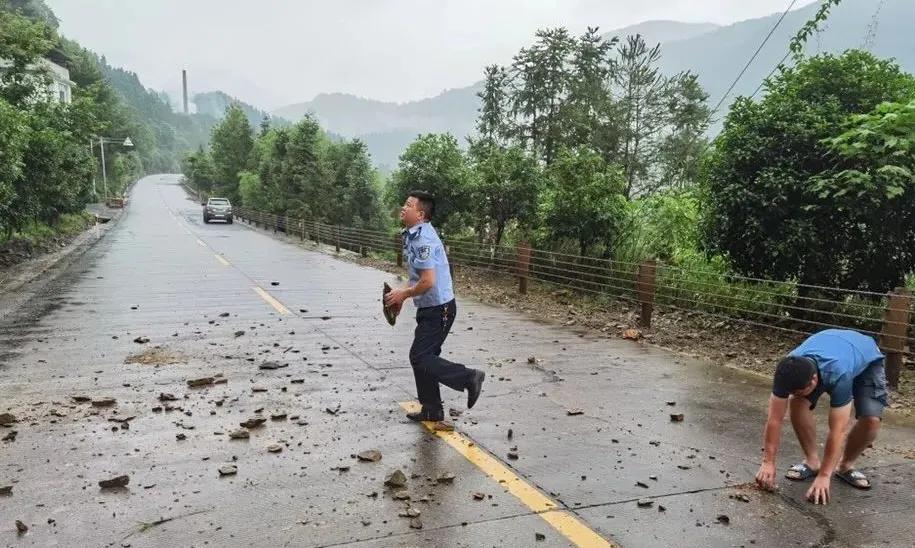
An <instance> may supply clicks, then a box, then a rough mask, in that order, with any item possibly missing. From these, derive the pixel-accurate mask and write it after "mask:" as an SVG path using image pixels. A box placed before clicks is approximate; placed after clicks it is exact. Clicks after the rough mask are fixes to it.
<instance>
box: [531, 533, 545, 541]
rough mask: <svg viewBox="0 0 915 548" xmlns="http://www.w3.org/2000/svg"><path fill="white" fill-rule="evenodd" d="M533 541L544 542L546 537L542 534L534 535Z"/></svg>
mask: <svg viewBox="0 0 915 548" xmlns="http://www.w3.org/2000/svg"><path fill="white" fill-rule="evenodd" d="M534 540H538V541H540V540H546V535H544V534H543V533H534Z"/></svg>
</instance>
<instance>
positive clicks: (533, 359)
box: [527, 356, 537, 365]
mask: <svg viewBox="0 0 915 548" xmlns="http://www.w3.org/2000/svg"><path fill="white" fill-rule="evenodd" d="M527 363H529V364H532V365H533V364H535V363H537V356H528V357H527Z"/></svg>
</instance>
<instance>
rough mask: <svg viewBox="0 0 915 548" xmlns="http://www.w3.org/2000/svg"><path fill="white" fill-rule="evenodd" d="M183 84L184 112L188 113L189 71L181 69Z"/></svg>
mask: <svg viewBox="0 0 915 548" xmlns="http://www.w3.org/2000/svg"><path fill="white" fill-rule="evenodd" d="M181 86H182V88H183V89H184V113H185V114H188V111H187V71H186V70H182V71H181Z"/></svg>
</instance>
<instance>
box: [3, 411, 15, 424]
mask: <svg viewBox="0 0 915 548" xmlns="http://www.w3.org/2000/svg"><path fill="white" fill-rule="evenodd" d="M15 422H16V416H15V415H13V414H12V413H0V426H12V425H13V424H14V423H15Z"/></svg>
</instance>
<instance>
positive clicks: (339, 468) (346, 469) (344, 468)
mask: <svg viewBox="0 0 915 548" xmlns="http://www.w3.org/2000/svg"><path fill="white" fill-rule="evenodd" d="M331 470H336V471H338V472H341V473H342V472H349V466H344V465H341V466H334V467H333V468H331Z"/></svg>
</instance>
